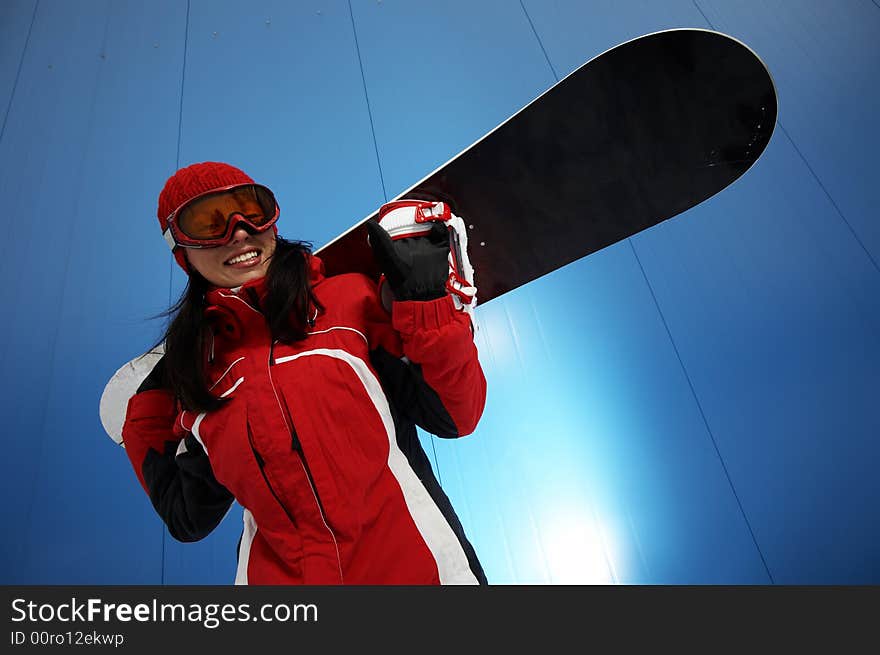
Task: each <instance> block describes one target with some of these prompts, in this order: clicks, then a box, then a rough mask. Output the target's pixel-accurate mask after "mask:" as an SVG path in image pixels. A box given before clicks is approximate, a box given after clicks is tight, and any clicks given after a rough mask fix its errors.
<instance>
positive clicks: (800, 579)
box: [0, 0, 880, 584]
mask: <svg viewBox="0 0 880 655" xmlns="http://www.w3.org/2000/svg"><path fill="white" fill-rule="evenodd" d="M686 26H692V27H703V28H714V29H717V30H720V31H723V32H726V33H728V34H731V35H732V36H735V37H737V38H739V39H741V40H742V41H744V42H746V43H747V44H748V45H749V46H750V47H752V48H753V49H754V50H755V51H756V52H757V53H758V54H759V55H760V56H761V57H762V59H763V60H764V61H765V62H766V64H767V65H768V67H769V69H770V70H771V72H772V74H773V76H774V79H775V82H776V85H777V89H778V93H779V106H780V113H779V122H778V125H777V129H776V132H775V135H774V137H773V139H772V141H771V143H770V145H769V147H768V149H767V151H766V153H765V154H764V156H763V157H762V159H761V160H760V161H759V162H758V163H757V164H756V165H755V167H754V168H752V169H751V170H750V171H749V172H748V173H747V174H746V175H745V176H744V177H743V178H741V179H740V180H739V181H737V182H736V183H735V184H734V185H732V186H731V187H729V188H728V189H726V190H725V191H724V192H722V193H721V194H719V195H717V196H716V197H714V198H712V199H710V200H709V201H707V202H705V203H703V204H702V205H700V206H698V207H696V208H694V209H693V210H691V211H688V212H686V213H685V214H683V215H681V216H679V217H678V218H676V219H675V220H672V221H668V222H666V223H664V224H661V225H659V226H657V227H655V228H652V229H650V230H648V231H646V232H643V233H640V234H638V235H637V236H635V237H633V238H631V239H629V240H627V241H624V242H621V243H619V244H617V245H615V246H612V247H610V248H607V249H606V250H603V251H601V252H599V253H596V254H595V255H592V256H590V257H588V258H585V259H582V260H580V261H578V262H575V263H574V264H571V265H569V266H567V267H565V268H564V269H561V270H559V271H557V272H555V273H553V274H551V275H548V276H546V277H544V278H542V279H540V280H537V281H535V282H533V283H531V284H529V285H527V286H526V287H523V288H520V289H518V290H517V291H515V292H512V293H510V294H508V295H506V296H504V297H503V298H500V299H498V300H495V301H492V302H491V303H488V304H487V305H485V306H483V307H481V308H479V309H478V310H477V315H476V318H477V323H478V328H479V329H478V332H477V345H478V348H479V350H480V356H481V360H482V362H483V364H484V368H485V370H486V374H487V378H488V383H489V398H488V404H487V408H486V412H485V415H484V418H483V420H482V422H481V424H480V425H479V427H478V429H477V431H476V433H475V434H474V435H472V436H470V437H467V438H465V439H463V440H458V441H452V442H449V441H442V440H438V439H433V438H432V437H430V436H428V435H422V436H423V439H424V443H425V446H426V449H427V451H428V453H429V455H430V456H431V458H432V460H433V462H434V464H435V466H436V471H437V473H438V475H439V477H440V479H441V481H442V484H443V486H444V488H445V489H446V490H447V493H449V495H450V496H451V497H452V500H453V504H454V505H455V506H456V508H457V509H458V511H459V514H460V516H461V519H462V522H463V523H464V526H465V528H466V530H467V532H468V534H469V535H470V537H471V539H472V541H473V542H474V544H475V546H476V549H477V552H478V553H479V554H480V556H481V559H482V561H483V564H484V567H485V569H486V572H487V574H488V577H489V580H490V581H491V582H493V583H499V584H504V583H526V584H530V583H625V584H630V583H637V584H708V583H713V584H714V583H733V584H739V583H756V584H769V583H777V584H779V583H781V584H804V583H815V584H832V583H835V584H836V583H880V548H878V546H877V544H878V543H880V521H878V507H880V476H878V475H877V463H878V460H880V457H878V456H880V445H878V436H880V410H878V405H880V403H878V401H880V338H878V335H880V267H878V262H880V223H878V220H877V215H876V198H877V184H878V181H880V175H878V165H877V163H876V161H877V160H876V153H877V152H878V150H880V131H878V129H877V117H878V116H880V91H878V84H877V82H878V78H880V75H878V73H880V5H878V4H877V3H876V2H874V1H873V0H845V1H840V2H832V1H831V0H822V1H818V0H817V1H808V0H760V1H758V0H747V1H740V0H738V1H737V2H730V1H728V2H725V1H722V0H696V1H693V2H692V1H690V0H667V1H666V2H662V3H661V2H654V1H653V0H613V1H612V0H603V1H594V2H582V1H576V0H555V1H543V2H539V1H538V0H523V1H522V2H518V1H514V0H480V1H477V2H475V1H474V0H468V1H465V0H445V1H444V2H430V1H428V0H424V1H420V2H413V1H410V2H404V1H403V0H380V1H375V0H351V2H341V1H320V0H318V1H314V2H301V3H294V2H286V1H283V0H259V1H249V2H236V1H233V0H216V1H208V0H190V1H189V2H186V1H184V0H151V2H141V1H140V0H137V1H136V0H78V1H75V2H74V1H68V0H3V2H0V116H2V132H0V199H2V205H3V211H2V217H0V221H2V227H3V233H4V234H6V237H5V242H6V244H7V246H6V252H5V253H4V257H3V258H2V260H0V299H2V307H3V308H4V309H3V317H4V319H3V327H2V338H0V364H2V366H0V371H2V376H3V378H2V405H0V412H2V414H0V416H2V420H3V428H2V431H3V455H2V458H0V494H2V510H0V512H2V514H0V522H2V525H3V526H4V536H3V540H2V549H3V551H2V554H0V583H4V584H19V583H24V584H155V583H166V584H191V583H223V584H226V583H230V582H231V581H232V579H233V578H234V572H235V556H234V550H235V545H236V542H237V540H238V536H239V533H240V530H241V523H240V521H241V510H240V508H238V507H236V508H235V509H234V510H233V511H232V512H230V514H229V515H228V516H227V518H226V519H225V520H224V522H223V523H222V524H221V525H220V527H219V528H218V529H217V530H216V531H215V532H214V533H213V534H212V535H211V536H209V537H208V538H207V539H205V540H204V541H202V542H199V543H197V544H180V543H177V542H175V541H174V540H173V539H171V538H170V537H169V536H168V534H167V532H166V531H165V529H164V526H163V525H162V524H161V522H160V520H159V519H158V517H157V516H156V515H155V513H154V511H153V509H152V507H151V505H150V503H149V500H148V498H147V497H146V495H145V494H144V493H143V491H142V490H141V488H140V487H139V485H138V484H137V481H136V479H135V476H134V474H133V472H132V471H131V468H130V466H129V464H128V461H127V459H126V457H125V453H124V451H123V450H122V449H121V448H120V447H118V446H116V445H115V444H113V443H112V442H111V441H110V440H109V439H108V438H107V436H106V435H105V434H104V432H103V430H102V428H101V424H100V421H99V418H98V400H99V398H100V395H101V392H102V390H103V387H104V384H105V383H106V381H107V379H108V378H109V377H110V376H111V375H112V374H113V372H114V371H115V370H116V369H117V368H118V367H119V366H120V365H121V364H122V363H124V362H125V361H128V360H129V359H131V358H132V357H134V356H136V355H138V354H140V353H141V352H142V351H143V350H145V349H146V348H147V347H148V346H149V345H150V344H151V343H152V342H154V341H155V340H156V339H157V338H158V336H159V335H160V334H161V329H162V322H161V321H157V320H152V321H151V320H148V318H149V317H150V316H152V315H154V314H156V313H158V312H160V311H162V310H163V309H164V308H166V307H167V306H168V305H169V304H170V303H171V302H172V301H173V300H174V299H176V297H177V295H178V294H179V292H180V290H181V289H182V286H183V282H184V280H183V274H182V273H181V272H180V271H179V269H177V267H176V266H175V265H174V264H173V262H172V260H171V257H170V254H169V252H168V250H167V247H166V245H165V243H164V241H163V240H162V238H161V237H160V234H159V230H158V229H157V227H158V223H157V221H156V218H155V210H156V198H157V196H158V192H159V190H160V189H161V187H162V185H163V184H164V182H165V180H166V179H167V177H168V176H169V175H171V174H172V173H173V172H174V170H176V168H178V167H179V166H183V165H186V164H189V163H193V162H197V161H205V160H221V161H228V162H230V163H233V164H235V165H237V166H240V167H242V168H244V169H245V170H246V171H248V172H249V174H250V175H251V176H253V177H254V178H256V179H258V180H260V181H261V182H263V183H265V184H267V185H268V186H270V187H271V188H272V189H274V190H275V192H276V194H277V196H278V198H279V202H280V204H281V207H282V218H281V223H280V229H281V232H282V234H284V235H285V236H288V237H291V238H299V239H305V240H309V241H312V242H313V243H314V244H315V245H316V246H319V245H321V244H323V243H325V242H326V241H328V240H330V239H331V238H333V237H334V236H336V235H337V234H339V233H340V232H342V231H343V230H345V229H346V228H348V227H349V226H350V225H352V224H353V223H354V222H355V221H356V220H359V219H361V218H362V217H364V216H366V215H367V214H369V213H370V212H371V211H372V210H374V209H375V208H376V207H377V206H378V205H379V204H381V203H382V202H383V201H384V200H386V199H390V198H393V197H394V196H396V195H397V194H398V193H400V192H401V191H403V190H404V189H406V188H407V187H409V186H410V185H411V184H413V183H414V182H416V181H418V180H419V179H421V178H422V177H423V176H424V175H426V174H427V173H429V172H430V171H432V170H434V169H435V168H436V167H437V166H439V165H441V164H442V163H444V162H445V161H447V160H448V159H450V158H451V157H453V156H454V155H455V154H456V153H458V152H459V151H461V150H462V149H463V148H465V147H466V146H468V145H469V144H470V143H472V142H473V141H475V140H476V139H478V138H479V137H480V136H482V135H483V134H484V133H485V132H487V131H488V130H490V129H492V128H493V127H494V126H495V125H496V124H498V123H499V122H500V121H502V120H504V119H506V118H507V117H508V116H510V115H511V114H513V113H514V112H516V111H517V110H518V109H520V108H521V107H522V106H523V105H524V104H526V103H527V102H529V101H530V100H531V99H532V98H534V97H535V96H537V95H538V94H540V93H541V92H543V91H544V90H546V89H547V88H549V87H550V86H551V85H552V84H554V83H555V82H556V80H557V79H559V78H561V77H562V76H564V75H565V74H567V73H568V72H570V71H572V70H573V69H575V68H576V67H578V66H579V65H580V64H582V63H583V62H585V61H587V60H588V59H590V58H591V57H593V56H595V55H597V54H599V53H601V52H602V51H604V50H606V49H608V48H610V47H613V46H614V45H616V44H618V43H620V42H622V41H625V40H628V39H631V38H633V37H636V36H639V35H640V34H644V33H648V32H653V31H658V30H662V29H667V28H673V27H686Z"/></svg>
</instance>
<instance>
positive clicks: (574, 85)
mask: <svg viewBox="0 0 880 655" xmlns="http://www.w3.org/2000/svg"><path fill="white" fill-rule="evenodd" d="M776 112H777V103H776V92H775V88H774V84H773V80H772V78H771V77H770V74H769V72H768V70H767V67H766V66H765V65H764V63H763V62H762V61H761V60H760V59H759V58H758V56H757V55H756V54H755V53H754V52H753V51H752V50H751V49H750V48H749V47H748V46H746V45H745V44H743V43H742V42H740V41H738V40H736V39H734V38H732V37H730V36H727V35H725V34H722V33H719V32H713V31H709V30H704V29H688V28H685V29H674V30H667V31H663V32H656V33H653V34H648V35H646V36H642V37H639V38H636V39H633V40H631V41H628V42H626V43H623V44H621V45H619V46H617V47H615V48H612V49H611V50H608V51H606V52H604V53H602V54H600V55H598V56H597V57H595V58H593V59H591V60H590V61H588V62H587V63H585V64H583V65H582V66H581V67H580V68H578V69H577V70H575V71H574V72H572V73H571V74H570V75H568V76H567V77H565V78H564V79H562V80H561V81H559V82H558V83H557V84H555V85H554V86H553V87H551V88H550V89H549V90H547V91H546V92H545V93H543V94H542V95H540V96H539V97H537V98H536V99H535V100H533V101H532V102H531V103H529V104H528V105H526V106H525V107H524V108H523V109H521V110H520V111H518V112H517V113H516V114H514V115H513V116H511V117H510V118H509V119H507V120H506V121H504V122H503V123H502V124H500V125H499V126H498V127H496V128H495V129H493V130H492V131H491V132H489V133H488V134H486V135H485V136H484V137H482V138H481V139H479V140H478V141H476V142H475V143H474V144H472V145H471V146H469V147H468V148H466V149H465V150H463V151H462V152H461V153H460V154H458V155H456V156H455V157H453V158H452V159H451V160H449V161H448V162H447V163H446V164H444V165H443V166H441V167H440V168H438V169H437V170H436V171H434V172H433V173H431V174H430V175H428V176H427V177H425V178H424V179H422V180H421V181H420V182H418V183H416V184H414V185H413V186H412V187H410V188H409V189H407V190H406V191H404V192H403V193H401V194H400V195H399V196H398V197H397V198H395V200H396V199H400V198H417V199H426V200H444V201H446V202H447V203H448V204H449V205H450V206H451V208H452V211H453V213H454V214H455V215H457V216H460V217H461V218H463V219H464V222H465V224H466V225H467V226H468V232H467V241H468V244H469V247H468V254H469V256H470V262H471V265H472V266H473V269H474V276H475V280H474V281H475V286H476V287H477V296H478V298H479V301H480V303H485V302H488V301H490V300H492V299H493V298H496V297H498V296H500V295H502V294H504V293H507V292H508V291H511V290H512V289H516V288H517V287H519V286H522V285H524V284H527V283H528V282H530V281H532V280H535V279H537V278H539V277H541V276H542V275H546V274H547V273H550V272H552V271H554V270H556V269H558V268H560V267H562V266H565V265H566V264H569V263H571V262H573V261H575V260H577V259H580V258H581V257H585V256H586V255H589V254H590V253H593V252H596V251H597V250H601V249H602V248H605V247H607V246H610V245H612V244H614V243H616V242H618V241H621V240H623V239H626V238H627V237H630V236H632V235H634V234H637V233H638V232H641V231H642V230H644V229H646V228H649V227H651V226H653V225H656V224H658V223H660V222H662V221H665V220H667V219H669V218H672V217H673V216H676V215H678V214H681V213H682V212H684V211H686V210H687V209H690V208H691V207H693V206H695V205H697V204H699V203H700V202H702V201H704V200H706V199H707V198H709V197H711V196H713V195H715V194H716V193H718V192H719V191H721V190H723V189H724V188H725V187H727V186H729V185H730V184H731V183H732V182H734V181H735V180H736V179H737V178H739V177H740V176H741V175H742V174H743V173H745V172H746V171H747V170H748V169H749V168H750V167H751V166H752V164H754V163H755V161H756V160H757V159H758V157H759V156H760V155H761V153H762V152H763V150H764V148H765V147H766V146H767V144H768V142H769V141H770V137H771V135H772V133H773V129H774V126H775V124H776ZM376 218H377V213H373V214H371V215H369V216H367V217H366V218H365V219H364V220H363V221H361V222H360V223H358V224H357V225H355V226H354V227H352V228H351V229H350V230H348V231H347V232H345V233H344V234H342V235H341V236H339V237H337V238H336V239H334V240H333V241H331V242H330V243H328V244H327V245H325V246H323V247H322V248H320V249H318V250H317V251H316V254H318V255H319V256H320V257H321V259H322V260H323V261H324V264H325V267H326V272H327V274H328V275H334V274H338V273H345V272H361V273H366V274H368V275H372V276H377V275H378V271H377V270H376V266H375V263H374V261H373V256H372V252H371V251H370V248H369V246H368V244H367V237H366V234H367V232H366V227H365V226H366V222H367V221H369V220H376Z"/></svg>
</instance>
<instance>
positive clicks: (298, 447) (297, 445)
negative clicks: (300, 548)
mask: <svg viewBox="0 0 880 655" xmlns="http://www.w3.org/2000/svg"><path fill="white" fill-rule="evenodd" d="M274 365H275V341H272V345H271V346H269V369H268V372H269V384H270V385H271V386H272V393H274V394H275V401H276V402H277V403H278V409H279V410H280V411H281V416H282V418H283V419H284V423H285V425H287V430H288V432H289V433H290V443H291V449H292V450H293V451H294V452H296V453H297V454H298V455H299V462H300V465H301V466H302V468H303V472H304V473H305V474H306V478H307V479H308V481H309V487H310V488H311V490H312V496H314V498H315V503H316V504H317V505H318V513H319V514H320V515H321V521H322V522H323V523H324V527H325V528H326V529H327V532H328V533H330V538H331V539H332V540H333V546H334V548H335V549H336V563H337V564H338V566H339V580H340V582H343V583H344V582H345V580H344V578H343V575H342V557H341V556H340V555H339V543H338V542H337V541H336V535H335V534H333V530H332V529H331V528H330V524H329V523H328V522H327V514H326V513H325V511H324V504H323V503H322V502H321V497H320V496H319V495H318V487H317V485H316V484H315V478H314V477H312V470H311V468H309V463H308V460H307V459H306V454H305V452H304V451H303V447H302V443H301V442H300V440H299V437H297V434H296V428H295V427H294V425H293V419H292V418H291V417H290V413H289V412H288V411H287V408H286V407H285V406H284V405H283V403H282V402H281V400H280V399H279V398H278V391H277V390H276V389H275V380H273V379H272V367H273V366H274ZM286 511H287V510H286V508H285V512H286Z"/></svg>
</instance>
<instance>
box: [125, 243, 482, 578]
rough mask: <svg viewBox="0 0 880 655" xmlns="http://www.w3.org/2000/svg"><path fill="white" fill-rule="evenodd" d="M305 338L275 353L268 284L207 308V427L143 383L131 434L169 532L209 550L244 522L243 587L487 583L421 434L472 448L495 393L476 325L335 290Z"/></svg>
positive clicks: (329, 289) (355, 286) (445, 306)
mask: <svg viewBox="0 0 880 655" xmlns="http://www.w3.org/2000/svg"><path fill="white" fill-rule="evenodd" d="M309 268H310V274H311V280H312V284H313V288H314V292H315V295H316V297H317V299H318V300H319V301H320V303H321V304H322V305H323V307H324V311H322V312H320V313H317V315H316V316H315V321H314V326H313V327H312V329H311V330H310V332H309V335H308V337H307V338H306V339H304V340H302V341H298V342H294V343H290V344H285V343H280V342H273V340H272V339H271V337H270V333H269V330H268V326H267V324H266V321H265V319H264V317H263V315H262V314H261V313H260V301H261V298H262V294H263V291H264V287H263V280H259V281H256V282H251V283H248V284H246V285H245V286H243V287H241V288H240V289H239V290H238V291H237V292H233V291H232V290H229V289H215V290H212V291H210V292H209V293H208V294H207V301H208V305H209V306H208V308H207V310H206V312H207V313H208V315H209V316H210V317H211V320H212V322H213V326H214V334H215V337H214V343H213V348H212V351H213V352H212V354H211V357H210V358H209V363H208V368H207V370H208V376H209V380H210V381H211V383H212V387H211V391H212V393H214V394H215V395H216V396H221V397H223V398H226V399H227V400H226V402H225V404H224V405H222V406H221V407H220V408H219V409H217V410H213V411H211V412H207V413H194V412H191V411H182V412H179V411H178V403H177V402H176V401H175V399H174V397H173V395H172V394H171V393H170V392H169V391H167V390H165V389H161V388H152V387H151V385H150V384H149V382H148V380H149V378H147V380H145V383H144V384H142V385H141V388H140V389H139V390H138V392H137V393H136V394H135V395H134V396H133V397H132V398H131V399H130V400H129V404H128V409H127V415H126V421H125V424H124V427H123V433H122V434H123V440H124V443H125V449H126V452H127V454H128V456H129V459H130V460H131V463H132V465H133V467H134V470H135V473H136V474H137V476H138V479H139V480H140V483H141V485H142V486H143V487H144V490H145V491H146V492H147V493H148V494H149V496H150V498H151V500H152V502H153V505H154V507H155V508H156V510H157V512H158V513H159V515H160V516H161V517H162V518H163V520H164V521H165V523H166V524H167V526H168V528H169V531H170V533H171V534H172V536H174V537H175V538H177V539H179V540H181V541H194V540H197V539H201V538H202V537H204V536H206V535H207V534H208V533H209V532H211V530H213V529H214V527H216V525H217V524H218V523H219V522H220V520H221V519H222V518H223V516H224V515H225V514H226V512H227V511H228V510H229V507H230V505H231V503H232V501H233V500H236V501H238V502H239V503H240V504H241V505H242V506H243V507H244V529H243V533H242V537H241V541H240V543H239V548H238V572H237V575H236V583H238V584H298V583H302V584H318V585H323V584H473V583H480V582H483V583H484V582H485V576H484V574H483V571H482V568H481V567H480V564H479V562H478V560H477V558H476V556H475V554H474V550H473V548H472V547H471V545H470V543H469V542H468V540H467V539H466V538H465V535H464V532H463V530H462V527H461V524H460V522H459V520H458V518H457V517H456V515H455V512H454V511H453V509H452V506H451V504H450V502H449V500H448V498H447V497H446V495H445V494H444V493H443V491H442V489H441V488H440V485H439V484H438V483H437V481H436V478H435V477H434V474H433V472H432V470H431V466H430V463H429V461H428V458H427V457H426V456H425V453H424V451H423V450H422V448H421V445H420V443H419V440H418V436H417V434H416V430H415V424H418V425H420V426H422V427H423V428H424V429H426V430H428V431H429V432H432V433H434V434H436V435H438V436H441V437H458V436H463V435H466V434H469V433H471V432H472V431H473V430H474V428H475V426H476V424H477V420H478V419H479V417H480V415H481V413H482V411H483V405H484V402H485V393H486V382H485V378H484V376H483V372H482V369H481V367H480V364H479V361H478V359H477V352H476V348H475V346H474V343H473V339H472V333H471V324H470V318H469V317H468V315H467V314H465V313H463V312H460V311H457V310H456V309H455V306H454V304H453V302H452V299H451V298H450V297H448V296H447V297H444V298H441V299H438V300H433V301H428V302H417V301H409V302H396V303H394V306H393V309H392V312H391V315H390V316H389V314H388V312H386V311H385V309H384V308H383V307H382V305H381V302H380V300H379V297H378V294H377V289H376V284H375V282H373V281H372V280H370V279H369V278H367V277H365V276H361V275H357V274H346V275H339V276H333V277H329V278H325V277H324V276H323V266H322V264H321V262H320V259H318V258H317V257H311V258H310V267H309Z"/></svg>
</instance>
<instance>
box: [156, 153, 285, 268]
mask: <svg viewBox="0 0 880 655" xmlns="http://www.w3.org/2000/svg"><path fill="white" fill-rule="evenodd" d="M254 183H255V182H254V181H253V180H252V179H251V178H250V177H249V176H248V175H247V173H245V172H244V171H242V170H240V169H238V168H236V167H235V166H230V165H229V164H224V163H222V162H216V161H206V162H202V163H200V164H192V165H191V166H187V167H185V168H181V169H180V170H179V171H177V172H176V173H175V174H174V175H172V176H171V177H169V178H168V181H167V182H166V183H165V187H164V188H163V189H162V192H161V193H160V194H159V209H158V211H157V212H156V214H157V216H158V217H159V225H160V226H161V227H162V232H164V231H165V230H166V228H167V227H168V217H169V216H170V215H171V212H173V211H174V210H175V209H177V208H178V207H180V206H181V205H182V204H183V203H185V202H186V201H188V200H191V199H192V198H195V197H196V196H198V195H201V194H203V193H206V192H208V191H212V190H213V189H221V188H223V187H227V186H230V185H233V184H254ZM273 227H274V226H273ZM275 232H276V234H277V232H278V230H277V228H276V230H275ZM184 250H185V248H175V249H174V259H176V260H177V263H178V264H180V267H181V268H182V269H183V270H184V271H186V272H187V273H189V266H188V265H187V261H186V256H185V254H184Z"/></svg>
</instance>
